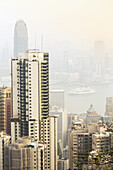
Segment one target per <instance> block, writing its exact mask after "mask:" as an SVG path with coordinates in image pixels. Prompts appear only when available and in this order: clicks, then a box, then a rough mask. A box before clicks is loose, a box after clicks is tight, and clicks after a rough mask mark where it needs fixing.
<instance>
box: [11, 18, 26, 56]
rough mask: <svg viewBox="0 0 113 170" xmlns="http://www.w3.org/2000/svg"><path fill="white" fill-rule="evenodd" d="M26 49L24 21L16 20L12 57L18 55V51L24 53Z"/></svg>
mask: <svg viewBox="0 0 113 170" xmlns="http://www.w3.org/2000/svg"><path fill="white" fill-rule="evenodd" d="M27 49H28V33H27V27H26V24H25V23H24V21H22V20H19V21H17V22H16V25H15V29H14V57H15V58H16V57H18V53H24V52H25V51H26V50H27Z"/></svg>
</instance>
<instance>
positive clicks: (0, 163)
mask: <svg viewBox="0 0 113 170" xmlns="http://www.w3.org/2000/svg"><path fill="white" fill-rule="evenodd" d="M10 142H11V137H10V136H7V135H6V133H4V132H3V131H2V132H0V170H4V156H5V155H4V148H5V146H6V145H7V144H9V143H10Z"/></svg>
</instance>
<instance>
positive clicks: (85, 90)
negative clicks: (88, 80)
mask: <svg viewBox="0 0 113 170" xmlns="http://www.w3.org/2000/svg"><path fill="white" fill-rule="evenodd" d="M93 93H95V90H94V89H92V88H90V87H81V88H75V89H72V90H70V91H69V94H70V95H74V94H93Z"/></svg>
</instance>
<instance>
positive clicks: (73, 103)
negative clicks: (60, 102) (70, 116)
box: [51, 83, 113, 115]
mask: <svg viewBox="0 0 113 170" xmlns="http://www.w3.org/2000/svg"><path fill="white" fill-rule="evenodd" d="M76 87H80V86H79V85H75V84H71V85H67V84H55V85H52V86H51V88H57V89H58V88H62V89H64V90H65V103H66V109H67V111H68V112H71V113H86V112H87V110H88V108H89V106H90V104H93V105H94V108H95V110H96V111H97V113H99V114H100V115H104V113H105V107H106V97H113V83H111V84H100V85H91V86H90V87H91V88H93V89H94V90H95V93H94V94H81V95H69V91H70V90H71V89H74V88H76Z"/></svg>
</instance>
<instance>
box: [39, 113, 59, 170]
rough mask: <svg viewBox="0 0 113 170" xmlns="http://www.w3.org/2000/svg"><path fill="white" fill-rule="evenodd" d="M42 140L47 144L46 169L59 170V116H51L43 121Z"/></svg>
mask: <svg viewBox="0 0 113 170" xmlns="http://www.w3.org/2000/svg"><path fill="white" fill-rule="evenodd" d="M41 129H42V130H41V142H42V143H43V144H44V145H47V154H46V157H47V163H46V165H45V169H47V170H50V169H51V170H57V118H56V117H54V116H50V117H48V118H47V119H43V122H42V123H41Z"/></svg>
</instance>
